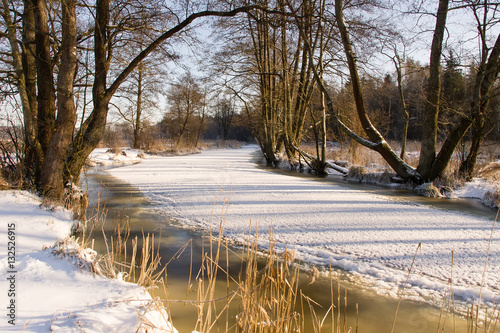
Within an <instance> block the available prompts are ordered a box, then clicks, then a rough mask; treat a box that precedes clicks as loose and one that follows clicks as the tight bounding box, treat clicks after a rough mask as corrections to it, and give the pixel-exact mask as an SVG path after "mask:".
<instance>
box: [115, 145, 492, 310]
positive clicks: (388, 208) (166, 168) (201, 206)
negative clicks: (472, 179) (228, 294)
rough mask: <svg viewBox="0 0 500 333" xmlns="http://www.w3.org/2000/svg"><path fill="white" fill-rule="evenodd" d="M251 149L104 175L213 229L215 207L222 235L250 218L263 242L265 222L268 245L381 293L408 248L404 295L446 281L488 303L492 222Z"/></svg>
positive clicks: (398, 274)
mask: <svg viewBox="0 0 500 333" xmlns="http://www.w3.org/2000/svg"><path fill="white" fill-rule="evenodd" d="M257 154H258V147H257V146H246V147H244V148H242V149H236V150H235V149H228V150H224V149H223V150H210V151H204V152H202V153H201V154H196V155H190V156H175V157H151V158H145V159H144V160H143V161H142V162H141V163H140V164H136V165H130V166H124V167H120V168H115V169H111V170H109V173H110V174H111V175H113V176H116V177H118V178H120V179H123V180H125V181H126V182H128V183H130V184H132V185H134V186H137V187H138V188H139V189H140V190H141V191H143V192H144V193H145V194H146V195H148V196H149V197H150V198H151V199H152V200H153V201H154V202H155V203H156V204H157V207H159V208H158V209H159V210H160V211H161V212H162V213H163V214H166V215H169V216H173V217H176V218H177V219H178V220H179V221H180V222H181V223H183V224H184V225H185V226H186V227H190V228H195V229H200V230H208V229H212V230H218V224H219V222H220V220H221V218H220V216H221V215H224V216H225V218H222V220H223V221H224V224H225V225H224V230H225V231H224V233H225V235H226V236H227V237H229V238H230V239H231V240H233V241H235V242H243V241H244V239H245V236H244V234H245V231H246V230H248V228H249V226H250V224H251V225H252V227H253V228H255V226H256V225H258V226H259V240H260V245H261V246H263V247H266V246H267V244H268V236H269V234H268V231H269V229H270V228H271V227H272V228H273V229H274V236H275V237H276V239H277V242H278V244H277V246H278V250H282V251H283V250H285V248H287V249H288V250H295V251H296V254H297V257H298V258H299V259H300V260H302V261H303V262H305V263H310V264H315V265H321V266H322V267H324V268H326V267H328V265H329V264H330V263H331V264H332V265H333V266H334V267H337V268H340V269H343V270H346V271H349V272H351V273H352V274H351V277H352V278H353V279H354V280H357V281H358V282H359V283H361V284H363V285H365V286H366V287H368V288H373V289H375V290H376V291H377V292H379V293H381V294H385V295H392V296H396V295H397V294H398V289H399V287H400V286H402V285H403V284H404V281H405V280H406V278H407V275H408V269H409V268H410V266H411V265H412V261H413V257H414V254H415V252H416V251H417V248H418V249H419V250H418V253H417V255H416V259H415V263H414V267H413V270H412V272H411V274H410V276H409V281H408V283H409V286H408V287H407V288H406V289H405V291H404V294H405V297H407V298H411V299H416V300H425V301H427V302H430V303H433V304H439V305H440V304H441V302H442V297H443V295H444V294H445V292H446V291H447V289H448V288H449V284H448V281H449V279H451V281H452V282H453V291H454V292H455V298H456V300H457V301H462V302H463V304H465V303H469V304H470V303H471V302H472V300H473V299H476V300H477V299H478V297H479V295H480V293H481V297H482V301H484V302H486V303H488V304H489V305H493V304H494V303H495V302H496V301H497V298H498V296H499V292H500V289H499V286H500V273H499V272H500V232H499V231H498V229H496V230H495V231H494V233H493V237H492V243H491V248H490V252H489V260H488V265H487V267H486V274H485V279H484V283H483V282H482V273H483V269H484V267H485V262H486V253H487V250H488V243H489V237H490V234H491V230H492V227H493V223H494V222H493V220H491V219H486V218H480V217H476V216H472V215H469V214H464V213H461V212H449V211H445V210H441V209H436V208H432V207H430V206H426V205H420V204H416V203H414V202H411V201H405V200H399V201H396V200H394V199H391V198H390V197H388V196H382V195H376V194H373V193H368V192H364V191H361V190H359V189H353V188H352V187H348V186H343V185H342V184H333V183H326V182H323V181H318V180H314V179H311V178H307V179H305V178H302V177H292V176H289V175H286V174H283V173H280V172H271V171H268V170H265V169H262V168H259V167H258V166H257V165H256V164H255V163H254V162H253V161H254V160H255V157H256V156H257ZM215 201H217V203H216V204H215V205H214V202H215ZM227 203H228V204H227ZM226 208H227V215H226ZM419 244H420V247H419ZM452 251H453V275H451V273H450V272H451V268H452V267H451V262H452ZM482 283H483V285H484V287H483V289H482V290H481V288H480V286H481V284H482Z"/></svg>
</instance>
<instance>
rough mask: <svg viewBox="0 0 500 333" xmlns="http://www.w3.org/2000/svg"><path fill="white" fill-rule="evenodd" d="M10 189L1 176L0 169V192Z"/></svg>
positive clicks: (0, 170)
mask: <svg viewBox="0 0 500 333" xmlns="http://www.w3.org/2000/svg"><path fill="white" fill-rule="evenodd" d="M9 188H10V186H9V184H8V183H7V182H6V181H5V179H4V178H3V176H2V169H1V168H0V191H5V190H8V189H9Z"/></svg>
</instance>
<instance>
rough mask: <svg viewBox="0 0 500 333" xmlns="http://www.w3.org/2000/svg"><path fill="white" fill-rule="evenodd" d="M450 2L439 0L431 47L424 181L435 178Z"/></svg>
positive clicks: (422, 167) (422, 162)
mask: <svg viewBox="0 0 500 333" xmlns="http://www.w3.org/2000/svg"><path fill="white" fill-rule="evenodd" d="M448 1H449V0H439V7H438V11H437V18H436V27H435V29H434V37H433V39H432V45H431V57H430V65H429V80H428V82H427V92H426V95H427V98H426V100H425V109H424V115H423V117H424V118H423V130H422V147H421V149H420V159H419V163H418V167H417V171H418V172H419V173H420V174H421V175H422V177H423V178H424V180H432V178H434V175H432V174H431V172H432V168H433V164H434V161H435V159H436V143H437V129H438V115H439V102H440V101H439V96H440V93H441V53H442V48H443V36H444V31H445V27H446V16H447V14H448Z"/></svg>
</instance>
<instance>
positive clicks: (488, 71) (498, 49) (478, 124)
mask: <svg viewBox="0 0 500 333" xmlns="http://www.w3.org/2000/svg"><path fill="white" fill-rule="evenodd" d="M499 71H500V35H498V36H497V39H496V42H495V45H494V46H493V48H492V49H491V53H490V56H489V57H488V61H487V62H486V59H483V64H482V65H481V66H479V72H478V73H477V76H476V81H475V86H474V96H473V97H472V102H471V115H472V117H473V118H474V127H473V134H472V144H471V148H470V151H469V154H468V155H467V158H466V159H465V160H464V161H463V162H462V163H461V165H460V169H459V172H460V174H461V175H463V176H464V177H465V178H466V179H467V180H472V175H473V173H474V168H475V166H476V161H477V156H478V154H479V148H480V147H481V141H482V138H483V136H484V125H485V123H484V117H485V114H486V111H487V110H488V106H489V103H490V100H491V97H492V96H491V90H492V89H493V86H494V84H495V81H496V79H497V77H498V74H499Z"/></svg>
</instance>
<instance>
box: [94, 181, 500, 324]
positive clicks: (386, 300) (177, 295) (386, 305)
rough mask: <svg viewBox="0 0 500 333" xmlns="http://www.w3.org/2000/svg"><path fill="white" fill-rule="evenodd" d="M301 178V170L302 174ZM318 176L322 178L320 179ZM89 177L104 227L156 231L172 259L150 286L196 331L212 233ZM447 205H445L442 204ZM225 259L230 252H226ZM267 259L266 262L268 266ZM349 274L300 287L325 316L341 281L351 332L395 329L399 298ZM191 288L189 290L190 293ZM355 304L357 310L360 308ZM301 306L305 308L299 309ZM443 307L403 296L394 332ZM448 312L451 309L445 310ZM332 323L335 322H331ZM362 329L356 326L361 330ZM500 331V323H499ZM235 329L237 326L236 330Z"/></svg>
mask: <svg viewBox="0 0 500 333" xmlns="http://www.w3.org/2000/svg"><path fill="white" fill-rule="evenodd" d="M297 176H300V177H302V176H301V175H299V174H298V175H297ZM316 179H317V178H316ZM318 181H328V182H331V181H333V182H335V181H338V180H336V179H335V178H331V177H330V178H324V179H321V180H318ZM85 182H86V185H87V189H88V194H89V201H90V203H91V204H93V205H95V204H96V203H97V202H98V201H99V203H100V205H101V206H103V205H104V206H105V209H106V210H107V218H106V222H105V224H104V226H103V227H102V230H104V232H110V231H111V230H112V226H113V223H115V222H116V221H117V220H119V219H120V218H121V217H123V216H126V217H127V218H128V219H129V221H130V229H131V237H130V238H133V237H135V235H138V236H139V238H141V237H142V233H143V232H144V233H145V234H147V233H154V234H155V239H156V240H159V241H160V244H161V245H160V248H159V251H160V255H161V257H162V264H163V265H165V264H166V263H168V265H167V268H166V273H167V274H166V279H167V282H166V284H165V288H158V289H154V290H152V291H151V293H152V294H154V295H155V296H158V297H160V298H161V299H164V300H168V301H166V303H168V308H169V313H170V316H171V319H172V322H173V324H174V326H175V327H176V328H177V329H178V330H179V332H180V333H184V332H189V333H190V332H192V330H193V329H194V328H195V324H196V318H197V307H196V306H195V304H194V303H189V302H187V303H186V302H184V301H185V300H195V299H196V283H195V281H194V277H195V276H196V274H197V273H198V271H199V269H200V266H201V261H202V254H203V252H204V251H205V252H206V251H207V244H208V241H207V238H206V237H204V235H203V231H194V230H186V229H183V228H181V227H180V226H179V223H178V222H177V221H175V220H172V219H170V218H168V217H166V216H165V215H163V214H160V213H158V212H155V207H154V205H153V204H152V203H151V202H150V201H149V199H148V198H147V197H145V196H144V195H143V194H142V193H141V192H140V191H139V190H138V189H137V188H135V187H133V186H131V185H129V184H127V183H125V182H123V181H120V180H118V179H116V178H114V177H111V176H110V175H108V174H106V173H105V172H93V173H90V174H88V175H87V177H86V178H85ZM343 185H345V186H355V187H357V188H358V189H362V190H367V191H372V192H374V193H378V194H384V195H390V196H392V197H393V199H394V200H415V201H419V202H422V203H427V204H431V205H434V206H437V207H440V208H443V209H452V210H454V209H457V210H463V209H465V210H466V211H468V212H469V213H474V214H479V215H482V216H488V217H492V218H493V217H494V211H493V210H488V209H485V208H484V207H480V206H479V205H476V204H475V203H473V202H468V203H467V204H464V203H463V202H462V203H460V204H457V205H454V204H453V203H451V201H448V202H446V200H435V199H434V200H432V199H428V198H422V197H416V196H413V195H412V194H411V193H408V192H406V191H392V190H391V191H388V190H381V189H380V188H375V187H370V186H361V187H360V186H358V185H356V184H346V183H343ZM443 205H444V206H445V207H442V206H443ZM92 238H94V239H95V245H94V248H95V249H96V250H97V251H100V252H101V253H105V251H106V248H105V245H104V241H103V238H102V231H101V228H100V227H99V228H96V229H95V230H94V232H93V234H92ZM182 248H185V250H184V251H183V252H182V253H180V254H179V253H178V251H179V249H182ZM233 251H234V252H235V253H241V249H238V248H234V249H233ZM222 257H223V258H224V261H225V260H226V259H225V254H222ZM228 258H229V263H228V268H227V269H228V271H229V273H230V274H231V275H232V276H234V277H235V278H236V280H237V276H238V274H239V273H240V271H241V267H242V265H241V260H239V259H238V257H237V256H236V255H233V254H229V255H228ZM264 262H265V260H264V258H262V265H264ZM190 275H191V277H192V280H191V288H190V287H189V285H188V284H189V277H190ZM342 275H345V273H341V272H340V273H339V272H335V280H334V283H333V288H331V285H332V284H331V282H330V279H328V278H324V277H323V278H319V279H317V280H316V281H315V283H313V284H309V280H308V276H307V274H306V273H302V274H301V282H300V284H299V289H300V290H302V293H303V294H305V295H307V296H308V297H310V298H311V299H312V300H314V301H315V302H317V303H318V305H317V306H315V311H316V313H317V314H318V316H319V317H320V318H322V317H323V316H324V314H325V313H326V311H327V309H328V308H329V307H330V304H332V301H331V299H332V292H331V290H332V289H333V299H334V304H335V305H336V306H337V307H338V304H337V300H338V291H337V289H338V286H339V285H340V295H341V304H340V308H341V309H342V316H341V318H340V322H341V325H340V326H341V327H344V323H345V327H347V328H349V327H352V332H356V331H357V332H360V333H375V332H391V329H392V326H393V323H394V317H395V313H396V309H397V306H398V300H396V299H394V298H390V297H383V296H379V295H376V293H375V292H374V291H371V290H365V289H363V288H362V287H360V286H357V285H355V284H352V283H349V282H347V280H348V279H347V278H346V279H342V278H341V281H340V283H338V282H337V276H342ZM188 289H189V292H188ZM234 289H235V285H234V284H230V285H229V286H228V285H227V283H226V278H224V277H223V278H222V279H221V281H220V283H219V284H218V285H217V290H216V293H215V295H214V296H213V297H214V298H218V297H223V296H225V295H227V294H228V293H230V291H231V290H234ZM346 292H347V305H345V303H344V295H345V294H346ZM225 302H226V298H222V299H221V300H220V301H218V302H217V304H216V306H217V308H218V309H222V308H223V307H224V305H225ZM356 304H357V306H358V309H356ZM239 311H241V310H240V309H239V307H238V306H237V305H235V306H233V307H232V308H230V309H229V310H228V311H227V312H224V314H223V315H222V316H221V318H220V320H219V321H220V323H219V325H218V326H217V325H216V327H214V329H213V330H212V331H213V332H224V331H225V330H226V327H229V328H230V327H231V326H232V325H234V323H235V316H236V315H237V314H238V312H239ZM297 311H299V312H301V310H300V309H297ZM344 312H345V313H346V316H345V317H344ZM440 315H441V310H440V309H438V308H436V307H433V306H430V305H428V304H423V303H418V302H411V301H403V302H401V304H400V308H399V311H398V315H397V319H396V326H395V330H394V332H402V333H411V332H413V333H416V332H435V331H437V330H438V328H443V324H442V322H443V320H444V319H443V317H441V324H440ZM304 316H305V317H306V325H307V323H309V325H310V322H311V316H310V313H309V311H304ZM445 316H446V314H445ZM335 319H337V309H336V310H335ZM326 322H327V323H326V324H325V327H323V332H333V331H332V328H331V321H328V320H327V321H326ZM328 325H330V326H328ZM356 328H357V329H356ZM466 328H467V322H466V320H465V319H463V318H461V317H458V316H454V317H453V316H452V315H451V314H448V316H447V318H446V324H445V325H444V332H466ZM499 330H500V328H499ZM232 331H235V330H232ZM305 332H313V328H312V326H310V327H306V328H305Z"/></svg>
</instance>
